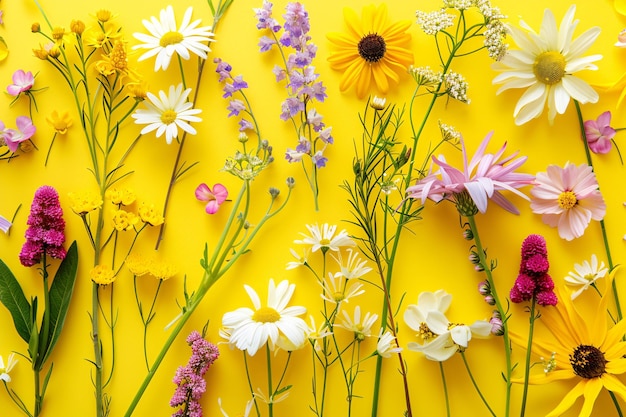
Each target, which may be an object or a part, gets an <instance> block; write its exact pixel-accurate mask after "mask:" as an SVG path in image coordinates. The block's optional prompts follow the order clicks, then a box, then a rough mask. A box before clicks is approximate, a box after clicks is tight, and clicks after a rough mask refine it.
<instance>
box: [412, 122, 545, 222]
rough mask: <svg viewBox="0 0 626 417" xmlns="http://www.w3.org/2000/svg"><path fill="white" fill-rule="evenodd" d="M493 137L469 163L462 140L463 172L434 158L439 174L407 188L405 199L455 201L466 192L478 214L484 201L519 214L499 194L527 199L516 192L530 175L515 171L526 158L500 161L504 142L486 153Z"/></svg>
mask: <svg viewBox="0 0 626 417" xmlns="http://www.w3.org/2000/svg"><path fill="white" fill-rule="evenodd" d="M492 135H493V132H491V133H489V134H488V135H487V136H486V137H485V139H484V140H483V141H482V143H481V144H480V146H479V147H478V149H477V150H476V153H475V154H474V156H473V157H472V159H471V160H470V161H469V163H468V158H467V150H466V148H465V142H464V141H463V138H461V146H462V148H463V171H461V170H459V169H457V168H454V167H452V166H451V165H448V164H447V163H446V160H445V159H444V157H443V156H440V157H439V158H436V157H434V156H433V161H434V163H435V164H437V165H438V166H439V168H440V169H439V171H437V172H435V173H434V174H433V173H429V175H427V176H426V177H425V178H423V179H421V180H420V181H418V182H417V184H415V185H413V186H411V187H408V188H407V189H406V192H407V195H408V197H410V198H415V199H418V198H419V199H421V200H422V204H423V203H424V202H425V201H426V199H427V198H429V199H431V200H433V201H435V202H439V201H441V200H443V199H448V200H452V201H454V197H455V195H456V194H461V193H463V192H465V191H467V193H468V194H469V195H470V197H471V198H472V200H473V201H474V203H475V204H476V207H477V208H478V211H480V212H481V213H485V212H486V211H487V202H488V201H489V199H491V200H492V201H493V202H494V203H496V204H498V205H499V206H501V207H502V208H504V209H505V210H507V211H509V212H511V213H514V214H519V211H518V210H517V208H516V207H515V206H513V204H512V203H511V202H510V201H509V200H507V199H506V198H505V197H504V196H503V195H502V194H501V193H500V191H503V190H507V191H511V192H513V193H514V194H517V195H519V196H520V197H522V198H524V199H526V200H528V197H527V196H526V195H524V194H523V193H522V192H521V191H518V190H517V189H518V188H521V187H523V186H525V185H529V184H531V183H532V180H533V176H532V175H530V174H522V173H518V172H515V170H516V169H517V168H519V167H520V166H522V164H523V163H524V162H526V159H527V158H528V157H526V156H521V157H519V158H516V159H514V158H515V157H516V156H517V152H515V153H513V154H511V155H509V156H507V157H504V158H502V155H503V154H504V151H505V149H506V142H505V143H504V145H502V147H501V148H500V150H499V151H498V152H496V153H495V154H491V153H485V150H486V149H487V145H488V144H489V140H490V139H491V136H492ZM501 158H502V159H501ZM439 177H441V178H439Z"/></svg>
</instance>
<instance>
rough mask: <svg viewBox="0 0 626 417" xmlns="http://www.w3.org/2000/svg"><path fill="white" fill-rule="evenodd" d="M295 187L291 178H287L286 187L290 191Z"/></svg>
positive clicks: (294, 182)
mask: <svg viewBox="0 0 626 417" xmlns="http://www.w3.org/2000/svg"><path fill="white" fill-rule="evenodd" d="M295 186H296V180H295V179H294V178H293V177H287V187H289V189H291V188H293V187H295Z"/></svg>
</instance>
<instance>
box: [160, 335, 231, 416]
mask: <svg viewBox="0 0 626 417" xmlns="http://www.w3.org/2000/svg"><path fill="white" fill-rule="evenodd" d="M187 344H188V345H189V346H191V352H192V353H191V358H189V362H188V363H187V365H186V366H180V367H179V368H178V369H177V370H176V375H175V376H174V380H173V382H174V384H176V385H177V387H176V391H175V392H174V395H173V396H172V399H171V400H170V406H171V407H174V408H176V407H181V408H180V409H178V410H177V411H176V412H175V413H174V414H172V417H201V416H202V405H201V404H200V398H201V397H202V395H203V394H204V392H205V391H206V381H205V380H204V374H205V373H206V371H207V370H208V369H209V367H210V366H211V365H212V364H213V362H215V361H216V360H217V358H218V356H219V354H220V353H219V350H218V349H217V346H215V345H214V344H212V343H210V342H208V341H206V340H205V339H204V338H203V337H202V336H201V335H200V333H198V332H197V331H195V330H194V331H193V332H191V334H190V335H189V336H188V337H187Z"/></svg>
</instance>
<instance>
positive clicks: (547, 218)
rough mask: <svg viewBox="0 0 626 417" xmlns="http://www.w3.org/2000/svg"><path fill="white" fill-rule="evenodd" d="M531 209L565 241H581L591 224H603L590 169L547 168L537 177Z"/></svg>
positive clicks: (603, 210)
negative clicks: (599, 222)
mask: <svg viewBox="0 0 626 417" xmlns="http://www.w3.org/2000/svg"><path fill="white" fill-rule="evenodd" d="M530 193H531V194H532V199H531V202H530V208H531V209H532V211H533V213H535V214H541V219H542V220H543V222H544V223H546V224H548V225H549V226H552V227H557V228H558V230H559V236H560V237H561V238H563V239H565V240H572V239H575V238H578V237H581V236H582V235H583V234H584V233H585V229H586V228H587V226H588V225H589V222H590V221H591V220H602V219H603V218H604V214H605V213H606V204H605V203H604V199H603V198H602V194H600V190H598V182H597V180H596V176H595V174H594V173H593V170H592V168H591V167H590V166H589V165H585V164H582V165H580V166H576V165H574V164H571V163H569V162H568V163H567V164H565V167H564V168H561V167H559V166H556V165H550V166H548V168H547V170H546V172H540V173H538V174H537V177H536V180H535V186H534V187H533V189H532V190H531V192H530Z"/></svg>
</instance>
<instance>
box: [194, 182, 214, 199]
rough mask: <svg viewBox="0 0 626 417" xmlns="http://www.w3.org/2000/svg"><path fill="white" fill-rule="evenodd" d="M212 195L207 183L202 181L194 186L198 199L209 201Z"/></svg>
mask: <svg viewBox="0 0 626 417" xmlns="http://www.w3.org/2000/svg"><path fill="white" fill-rule="evenodd" d="M211 197H213V193H212V192H211V189H210V188H209V186H208V185H206V184H205V183H202V184H200V185H198V187H197V188H196V198H197V199H198V200H200V201H209V200H211Z"/></svg>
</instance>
